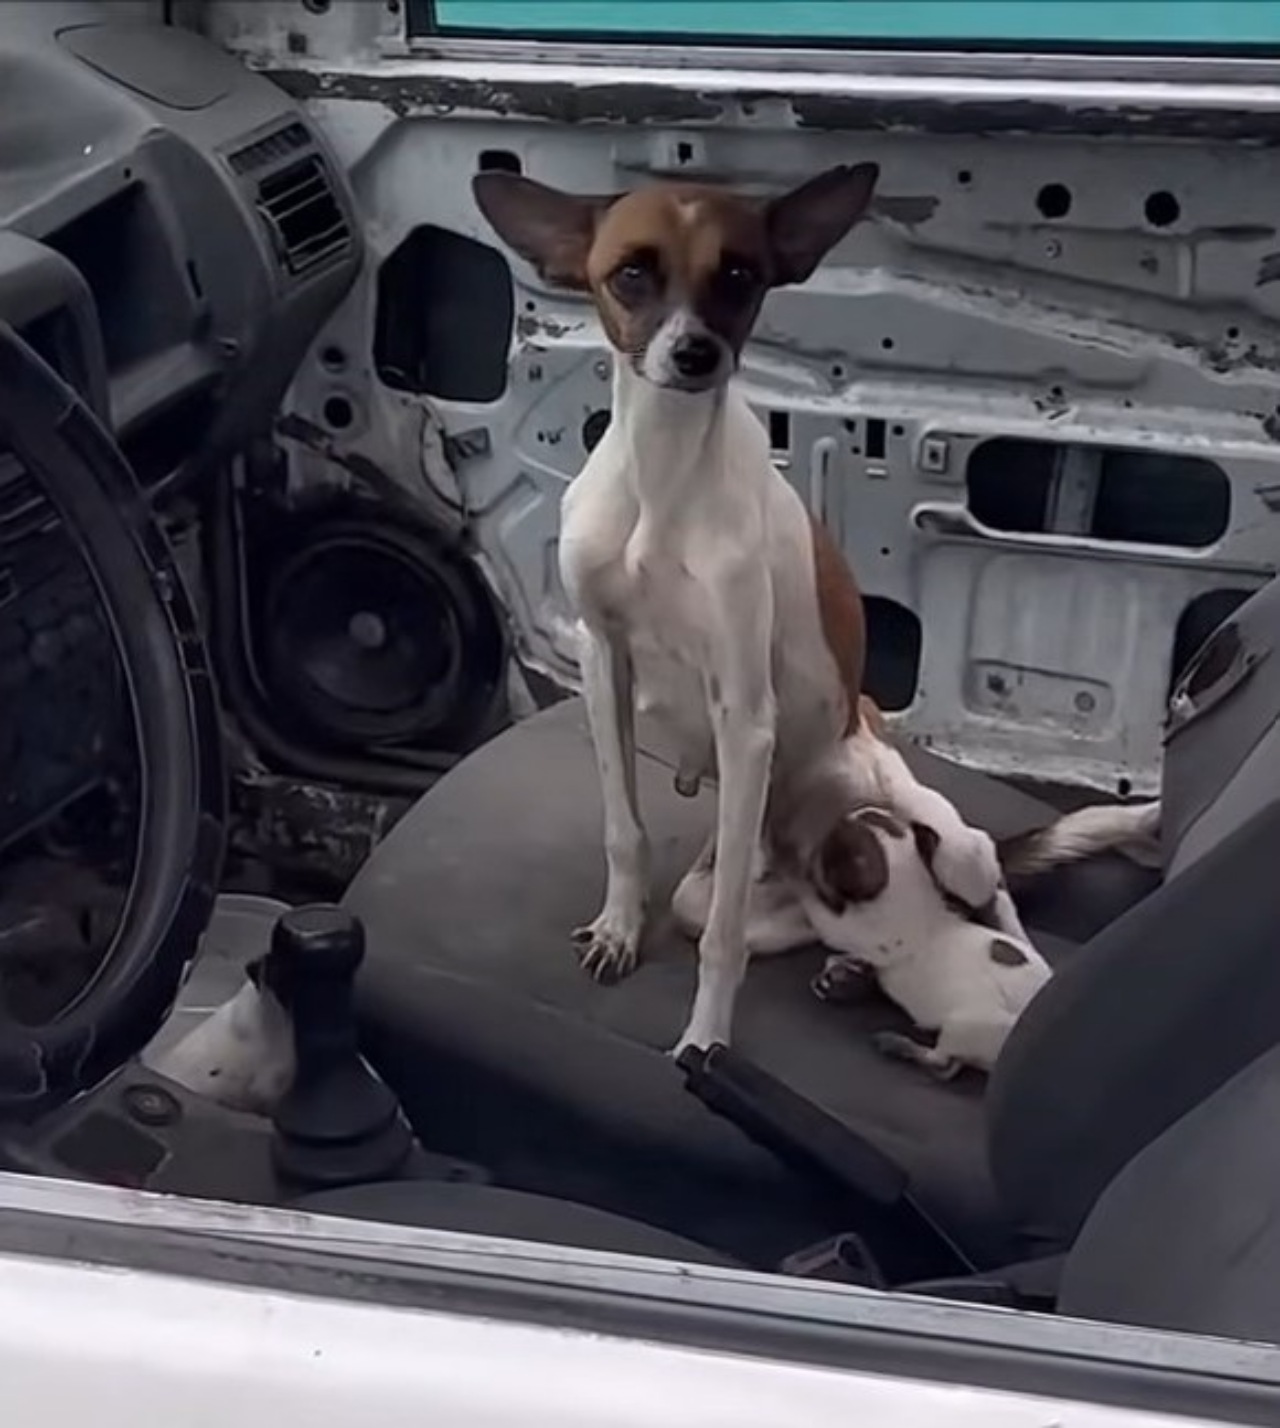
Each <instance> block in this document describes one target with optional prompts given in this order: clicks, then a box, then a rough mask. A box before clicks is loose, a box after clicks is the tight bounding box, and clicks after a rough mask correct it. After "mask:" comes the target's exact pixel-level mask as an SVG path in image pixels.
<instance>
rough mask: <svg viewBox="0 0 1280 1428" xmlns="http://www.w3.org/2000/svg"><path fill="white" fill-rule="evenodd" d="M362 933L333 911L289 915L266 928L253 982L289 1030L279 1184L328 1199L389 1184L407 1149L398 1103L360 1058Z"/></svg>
mask: <svg viewBox="0 0 1280 1428" xmlns="http://www.w3.org/2000/svg"><path fill="white" fill-rule="evenodd" d="M363 961H364V926H363V924H362V923H361V922H360V921H359V919H358V918H355V917H353V916H352V915H351V914H350V913H349V912H345V911H343V909H342V908H339V907H332V906H329V905H326V904H319V903H317V904H314V905H312V906H309V907H300V908H294V909H293V910H291V911H289V912H286V913H284V914H283V915H282V916H281V918H280V920H279V921H278V922H277V923H276V925H275V929H274V931H273V933H272V938H271V951H270V952H269V953H268V954H267V956H266V958H265V959H264V960H263V964H262V972H261V975H262V978H263V980H264V981H265V983H266V984H267V985H268V986H269V987H270V989H271V990H272V992H274V994H275V995H276V997H278V998H279V1000H280V1002H281V1004H282V1005H283V1006H284V1007H285V1008H286V1010H287V1011H288V1012H289V1014H290V1017H291V1019H292V1021H293V1034H294V1046H295V1049H296V1053H297V1071H296V1074H295V1076H294V1081H293V1087H292V1089H291V1090H290V1091H289V1092H288V1094H287V1095H286V1096H285V1097H284V1098H283V1099H282V1100H281V1102H280V1104H279V1105H278V1106H277V1108H276V1112H275V1116H274V1117H273V1119H274V1123H275V1135H274V1137H273V1139H272V1158H273V1160H274V1162H275V1167H276V1172H277V1174H279V1175H280V1177H281V1178H282V1179H284V1180H288V1181H290V1182H292V1183H293V1184H295V1185H298V1186H301V1187H303V1188H305V1189H328V1188H332V1187H336V1186H339V1185H354V1184H359V1183H362V1182H366V1181H374V1180H386V1179H389V1178H391V1177H392V1176H394V1175H395V1174H396V1172H397V1171H398V1170H399V1169H400V1168H401V1166H402V1165H403V1164H404V1162H405V1160H406V1158H407V1157H408V1155H409V1152H410V1150H411V1149H412V1148H413V1134H412V1132H411V1131H410V1129H409V1125H408V1122H407V1121H406V1120H405V1117H404V1114H403V1112H402V1111H401V1109H400V1103H399V1101H398V1100H397V1099H396V1097H395V1095H394V1094H393V1092H392V1091H391V1089H390V1088H389V1087H388V1086H387V1084H386V1083H385V1082H384V1081H383V1080H382V1079H381V1078H380V1077H379V1076H378V1075H377V1074H376V1073H375V1072H374V1070H373V1069H372V1067H370V1066H369V1064H368V1063H367V1062H366V1061H365V1060H364V1058H363V1057H362V1056H361V1055H360V1049H359V1039H358V1036H357V1032H356V1016H355V976H356V972H357V971H358V969H359V967H360V964H361V963H362V962H363Z"/></svg>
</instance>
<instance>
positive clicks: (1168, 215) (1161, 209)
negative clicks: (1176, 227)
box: [1142, 189, 1182, 228]
mask: <svg viewBox="0 0 1280 1428" xmlns="http://www.w3.org/2000/svg"><path fill="white" fill-rule="evenodd" d="M1142 211H1143V213H1145V214H1146V217H1147V222H1148V223H1149V224H1151V226H1152V227H1153V228H1168V227H1169V225H1170V224H1171V223H1176V222H1177V221H1178V219H1179V218H1180V217H1181V216H1182V205H1181V204H1180V203H1179V202H1178V200H1177V199H1176V198H1175V197H1174V196H1173V194H1171V193H1170V192H1169V191H1168V190H1167V189H1161V190H1160V191H1159V192H1158V193H1152V194H1148V195H1147V201H1146V203H1145V204H1143V206H1142Z"/></svg>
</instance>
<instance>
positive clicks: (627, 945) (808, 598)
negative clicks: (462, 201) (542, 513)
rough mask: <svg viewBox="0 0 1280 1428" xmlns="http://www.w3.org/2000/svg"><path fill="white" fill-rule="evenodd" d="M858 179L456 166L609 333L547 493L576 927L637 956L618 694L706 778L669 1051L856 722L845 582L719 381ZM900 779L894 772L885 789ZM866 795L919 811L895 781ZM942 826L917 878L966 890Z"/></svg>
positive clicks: (631, 806) (610, 966)
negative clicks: (694, 943)
mask: <svg viewBox="0 0 1280 1428" xmlns="http://www.w3.org/2000/svg"><path fill="white" fill-rule="evenodd" d="M877 176H878V171H877V169H876V166H875V165H874V164H861V165H858V166H857V167H840V168H836V169H832V170H831V171H830V172H828V173H825V174H822V175H820V176H818V177H817V178H815V179H812V180H811V181H810V182H808V183H806V184H803V185H802V186H801V187H799V188H797V189H795V190H793V191H792V192H790V193H787V194H784V195H782V196H781V197H779V198H774V199H758V198H753V197H747V196H744V195H740V194H735V193H732V192H729V191H727V190H722V189H716V188H712V187H705V186H701V185H693V184H673V183H661V184H655V185H653V186H652V187H649V188H645V189H641V190H638V191H636V192H633V193H628V194H622V195H618V196H615V197H608V198H600V197H580V196H574V195H570V194H566V193H561V192H559V191H557V190H555V189H550V188H547V187H545V186H544V185H542V184H538V183H534V182H532V181H531V180H529V179H526V178H522V177H519V176H516V175H512V174H507V173H497V172H489V173H482V174H479V175H478V176H477V177H476V178H475V179H474V180H473V186H474V191H475V195H476V200H477V202H478V204H479V206H480V208H481V210H482V212H483V213H484V215H485V216H486V218H487V219H488V220H489V222H490V223H491V224H492V226H493V228H494V229H495V230H496V232H497V233H498V234H499V236H500V237H502V238H503V239H504V240H505V241H506V242H507V243H508V244H509V245H510V246H511V247H512V248H514V249H515V250H516V252H518V253H519V254H520V255H521V256H522V257H523V258H525V259H526V260H528V261H529V262H530V263H532V264H533V266H534V267H535V268H536V269H537V270H538V272H539V273H540V274H541V276H542V277H543V278H544V279H545V280H546V281H548V282H550V283H553V284H555V285H557V286H559V287H563V288H569V289H574V290H577V291H581V292H584V293H589V294H590V295H591V298H592V299H593V301H594V303H595V307H596V310H597V312H598V314H599V316H600V320H601V322H602V324H603V326H604V330H605V332H606V334H607V335H608V337H609V340H610V342H611V343H612V345H613V347H614V349H615V352H616V361H615V364H614V393H613V410H612V419H611V422H610V425H609V427H608V429H607V431H606V432H605V434H604V436H603V437H602V438H601V440H600V441H599V443H598V444H597V446H596V447H595V449H594V450H593V451H592V453H591V455H590V457H589V458H588V460H587V463H586V465H585V466H584V468H583V470H582V472H581V474H580V475H579V476H578V477H577V478H576V480H574V481H573V483H572V484H571V485H570V487H569V488H568V491H567V492H566V495H565V499H564V502H563V507H562V513H561V515H562V520H561V535H560V570H561V576H562V579H563V582H564V586H565V589H566V591H567V593H568V595H569V598H570V600H571V601H572V603H573V605H574V607H575V609H576V611H577V614H578V615H579V617H580V622H581V627H582V632H583V648H582V676H583V691H584V695H585V699H586V705H587V711H588V715H589V718H590V723H591V732H592V740H593V743H594V746H595V753H596V761H597V764H598V768H599V775H600V785H601V790H602V794H603V801H604V825H605V855H606V864H607V882H606V889H605V897H604V906H603V907H602V909H601V911H600V913H599V915H598V916H597V917H596V918H595V920H594V921H593V922H591V923H590V924H588V925H587V926H586V927H584V928H582V929H581V930H580V932H579V933H578V934H577V938H578V940H579V942H580V945H581V947H582V961H583V965H584V966H585V967H587V968H588V970H590V971H591V972H592V973H593V975H596V976H598V977H602V978H609V979H615V978H618V977H622V976H625V975H627V974H628V973H629V972H630V971H631V970H632V969H633V968H634V966H635V965H636V961H637V957H638V954H639V948H640V940H641V934H642V931H643V928H644V923H645V916H646V909H647V904H648V899H649V853H648V842H647V838H646V835H645V831H644V827H643V825H642V823H641V819H640V811H639V808H638V806H637V799H636V779H635V759H636V749H635V731H634V712H635V708H636V706H637V704H638V705H639V707H641V708H642V709H645V710H647V711H649V712H651V713H652V714H653V715H654V717H655V722H656V723H657V724H658V725H659V726H660V727H661V729H662V730H663V731H664V733H665V735H666V737H667V738H668V739H669V740H670V742H671V746H672V747H671V750H670V752H671V753H672V754H673V755H674V760H675V762H676V764H677V766H678V768H679V775H678V786H679V787H680V788H681V789H682V790H683V791H688V790H690V789H693V788H696V786H697V784H698V783H699V782H700V781H701V779H703V778H704V777H706V778H710V777H714V778H715V779H716V780H717V783H718V809H717V822H716V834H715V857H714V875H713V878H712V888H711V901H710V907H709V909H708V914H707V919H706V925H705V927H704V929H703V931H702V934H701V936H700V939H699V945H698V986H697V993H696V996H695V998H694V1003H693V1008H692V1012H691V1014H690V1017H689V1021H688V1024H687V1026H686V1028H685V1030H684V1033H683V1035H682V1036H681V1038H680V1041H679V1044H678V1046H677V1048H676V1049H677V1051H678V1050H679V1049H680V1048H682V1047H684V1046H687V1045H696V1046H701V1047H705V1046H709V1045H711V1044H712V1043H715V1042H721V1043H724V1042H728V1040H729V1038H730V1029H731V1024H732V1017H733V1006H734V1000H735V997H736V995H737V991H738V987H739V984H740V983H741V980H742V977H743V974H744V971H745V968H746V960H747V944H746V934H747V914H748V907H749V902H750V896H751V887H752V882H753V870H754V868H755V865H756V862H757V859H758V858H759V856H760V851H761V847H762V845H763V846H764V847H765V848H766V849H767V847H768V844H769V841H770V836H771V828H772V825H773V822H774V811H775V809H777V808H780V807H785V806H787V805H789V804H790V803H791V802H792V800H793V797H794V791H795V789H796V788H797V787H798V786H799V785H800V784H802V783H804V782H805V780H806V778H807V776H808V774H809V773H810V771H811V770H812V768H813V767H814V764H815V762H821V761H822V760H824V759H826V758H828V757H830V756H831V754H832V753H833V751H834V750H836V749H837V747H838V746H839V745H840V743H841V741H842V740H844V739H845V738H846V736H849V735H854V736H856V735H857V733H858V731H859V727H860V713H859V703H858V697H859V694H860V691H861V683H862V669H863V661H864V644H865V629H864V623H863V611H862V601H861V597H860V595H859V593H858V589H857V586H856V585H855V584H854V582H853V578H852V576H851V574H850V573H849V571H848V569H847V567H846V565H845V563H844V561H843V559H842V557H841V556H840V554H839V552H838V551H837V550H836V548H835V546H834V545H833V544H832V542H831V540H830V539H829V537H828V536H827V535H826V533H825V532H824V531H823V530H822V528H821V527H820V526H819V525H817V524H816V523H815V521H814V520H813V518H812V516H811V514H810V512H809V511H808V510H807V509H806V508H805V506H804V503H803V502H802V501H801V499H800V497H799V495H798V494H797V493H796V491H795V490H794V488H793V487H792V486H790V485H789V484H788V483H787V482H786V480H784V478H783V477H782V476H781V474H780V473H779V472H778V471H777V470H776V469H775V467H774V465H773V463H772V461H771V459H770V454H769V441H768V436H767V433H766V432H765V429H764V427H763V426H762V425H761V423H760V421H759V420H758V418H757V417H756V416H755V414H754V413H753V412H752V411H751V409H750V408H749V407H748V405H747V403H746V400H745V399H744V398H743V396H742V395H741V394H740V393H739V392H738V391H737V390H736V389H735V388H734V387H733V385H732V384H731V381H730V379H731V378H732V376H733V374H734V372H735V371H736V369H737V366H738V362H739V358H740V355H741V352H742V348H743V345H744V343H745V342H746V340H747V338H748V336H749V334H750V332H751V329H752V327H753V326H754V324H755V321H756V318H757V316H758V314H759V312H760V307H761V304H762V302H763V300H764V297H765V295H766V293H768V292H769V291H770V290H771V289H774V288H778V287H782V286H786V285H788V284H794V283H803V282H805V281H806V280H807V279H808V278H809V277H810V276H811V275H812V274H813V272H814V271H815V270H816V268H817V267H818V264H819V263H820V262H821V261H822V259H823V258H824V257H825V256H826V254H827V253H828V252H829V251H830V249H831V248H832V247H834V245H835V244H836V243H838V242H839V241H840V240H841V239H842V238H843V237H844V236H845V234H846V233H847V232H848V231H849V230H850V229H851V228H852V227H853V225H854V224H855V223H856V222H857V221H858V219H859V218H861V217H862V216H863V214H864V212H865V211H866V209H867V206H868V204H869V203H870V201H871V195H872V190H873V189H874V187H875V183H876V179H877ZM869 755H870V757H869V766H873V765H874V763H875V759H874V749H870V750H869ZM918 789H919V785H918V784H916V783H915V781H914V780H910V781H909V782H908V783H907V784H905V785H904V786H903V788H902V790H901V792H902V793H903V795H904V796H905V797H906V798H907V799H911V798H912V797H913V796H914V794H915V792H916V791H917V790H918ZM866 793H867V796H868V797H880V796H882V795H883V794H887V795H888V801H889V802H890V803H891V804H892V805H893V806H894V807H895V808H897V809H898V811H899V812H900V813H901V814H902V816H904V817H905V818H908V819H909V820H914V819H915V818H916V816H917V815H916V813H914V812H913V811H912V810H911V809H910V808H901V807H899V806H898V793H899V789H898V788H897V787H896V786H895V787H891V788H888V789H883V788H881V787H880V786H879V781H877V786H876V787H873V788H869V789H867V791H866ZM919 821H923V822H928V821H929V813H928V810H920V812H919ZM960 827H961V829H962V830H963V825H960ZM938 832H939V833H940V834H941V835H942V836H943V841H944V843H945V844H946V851H945V852H944V853H943V855H942V856H941V857H940V858H939V861H938V864H937V869H936V871H937V875H938V876H939V878H940V879H942V880H943V881H944V883H945V882H946V881H947V878H948V876H950V875H951V873H953V872H954V871H959V873H960V878H959V881H960V882H961V883H963V884H964V886H962V887H954V888H952V889H950V890H952V891H954V892H956V894H957V895H959V896H961V897H963V898H965V900H966V901H970V900H976V901H977V902H978V903H979V904H985V903H986V902H987V901H989V900H990V898H991V897H992V896H993V895H994V892H995V886H996V883H997V881H998V878H999V868H998V863H997V860H996V858H995V854H994V849H993V848H991V847H990V840H989V839H985V835H982V839H978V838H976V837H973V836H970V835H969V834H968V833H967V831H965V832H964V834H963V836H962V840H961V845H959V846H957V845H956V844H955V843H954V841H953V840H952V839H951V837H950V835H949V832H948V830H942V829H939V830H938ZM983 839H985V842H984V841H983ZM975 854H976V855H977V857H976V861H974V855H975Z"/></svg>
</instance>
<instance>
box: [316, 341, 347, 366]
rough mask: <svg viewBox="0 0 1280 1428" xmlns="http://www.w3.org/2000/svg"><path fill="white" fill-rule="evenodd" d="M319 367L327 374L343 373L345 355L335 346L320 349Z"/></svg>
mask: <svg viewBox="0 0 1280 1428" xmlns="http://www.w3.org/2000/svg"><path fill="white" fill-rule="evenodd" d="M320 365H321V366H322V367H323V368H324V369H325V370H326V371H327V372H343V371H345V370H346V366H347V354H346V353H345V352H344V351H343V350H342V348H341V347H338V346H337V345H336V344H335V345H332V346H329V347H325V348H322V349H321V352H320Z"/></svg>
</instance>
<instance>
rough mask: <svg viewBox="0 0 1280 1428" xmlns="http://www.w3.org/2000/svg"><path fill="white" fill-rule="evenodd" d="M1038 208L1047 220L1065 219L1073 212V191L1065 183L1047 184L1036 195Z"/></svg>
mask: <svg viewBox="0 0 1280 1428" xmlns="http://www.w3.org/2000/svg"><path fill="white" fill-rule="evenodd" d="M1036 207H1037V208H1038V209H1039V210H1040V212H1041V214H1042V215H1043V216H1044V217H1045V218H1065V217H1066V216H1067V214H1068V213H1070V212H1071V190H1070V189H1069V188H1068V187H1067V186H1066V184H1064V183H1047V184H1045V186H1044V187H1043V188H1042V189H1041V190H1040V192H1039V193H1038V194H1036Z"/></svg>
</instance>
